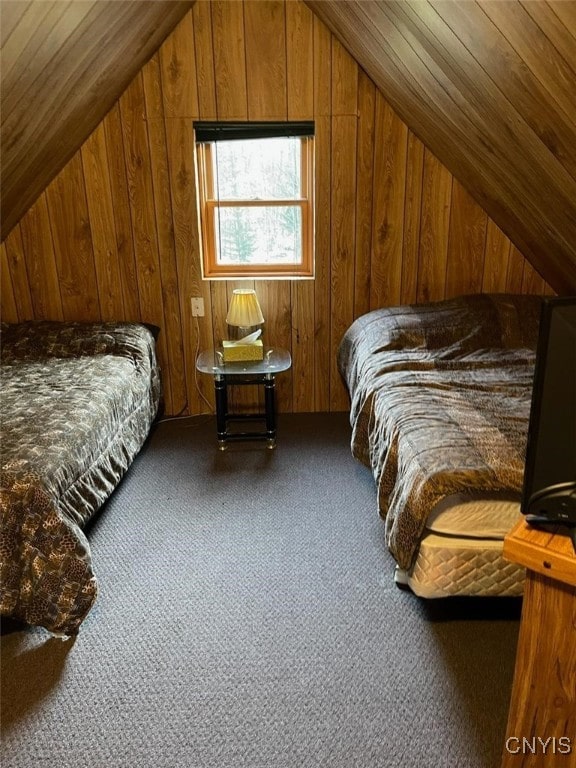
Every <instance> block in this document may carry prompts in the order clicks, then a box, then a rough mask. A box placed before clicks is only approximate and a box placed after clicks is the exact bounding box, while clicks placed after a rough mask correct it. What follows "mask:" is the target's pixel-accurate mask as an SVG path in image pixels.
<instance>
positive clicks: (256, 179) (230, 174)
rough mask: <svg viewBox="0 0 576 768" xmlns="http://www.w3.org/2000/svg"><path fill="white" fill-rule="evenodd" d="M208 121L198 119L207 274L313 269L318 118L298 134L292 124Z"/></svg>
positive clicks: (302, 273)
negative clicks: (315, 126)
mask: <svg viewBox="0 0 576 768" xmlns="http://www.w3.org/2000/svg"><path fill="white" fill-rule="evenodd" d="M206 125H207V124H195V128H196V138H197V145H196V146H197V166H198V181H199V184H198V187H199V202H200V221H201V228H202V244H203V270H204V277H242V276H247V277H257V276H276V277H312V276H313V263H314V258H313V243H314V209H313V186H314V180H313V160H314V154H313V137H312V136H311V135H310V133H311V124H308V123H306V124H297V126H298V128H297V129H296V130H297V131H299V133H297V134H296V135H290V130H293V129H291V126H292V124H282V125H278V124H271V125H270V124H256V125H253V124H240V125H238V124H226V123H224V124H219V125H218V128H214V127H212V126H214V124H208V126H209V127H208V128H205V126H206ZM302 126H304V127H302ZM252 132H253V133H254V136H253V137H252V136H251V133H252ZM269 134H271V135H269ZM283 134H288V135H283ZM302 134H305V135H302Z"/></svg>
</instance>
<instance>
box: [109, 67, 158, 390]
mask: <svg viewBox="0 0 576 768" xmlns="http://www.w3.org/2000/svg"><path fill="white" fill-rule="evenodd" d="M120 116H121V125H122V136H123V143H124V159H125V163H126V178H127V181H128V197H129V201H130V215H131V220H132V237H133V241H134V256H135V263H136V270H137V278H138V294H139V297H140V319H142V320H144V321H145V322H148V323H153V324H154V325H157V326H159V327H160V328H161V327H162V326H163V324H164V311H163V310H164V308H163V301H162V282H161V281H162V277H161V273H160V255H159V252H158V234H157V230H156V218H155V210H154V192H153V186H152V170H151V166H150V143H149V137H148V131H147V127H146V121H145V103H144V88H143V82H142V74H141V73H140V74H139V75H138V76H137V77H136V78H135V79H134V80H133V81H132V83H131V84H130V86H129V87H128V88H127V89H126V91H125V92H124V94H123V95H122V98H121V99H120ZM166 348H167V339H166V334H165V333H161V334H160V336H159V337H158V342H157V349H158V358H159V361H160V365H161V367H163V368H164V367H166V366H167V365H168V358H167V351H166ZM168 394H170V395H171V392H170V390H168Z"/></svg>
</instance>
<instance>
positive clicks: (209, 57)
mask: <svg viewBox="0 0 576 768" xmlns="http://www.w3.org/2000/svg"><path fill="white" fill-rule="evenodd" d="M192 20H193V25H194V40H195V46H194V49H195V52H196V77H197V79H198V114H199V116H200V118H201V119H202V120H216V117H217V110H216V84H215V82H214V52H213V48H212V15H211V13H210V3H209V2H208V1H207V0H197V2H196V3H194V8H193V9H192Z"/></svg>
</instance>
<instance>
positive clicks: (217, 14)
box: [211, 0, 247, 120]
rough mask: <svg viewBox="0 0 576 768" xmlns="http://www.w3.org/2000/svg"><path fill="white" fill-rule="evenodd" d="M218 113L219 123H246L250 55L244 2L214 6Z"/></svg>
mask: <svg viewBox="0 0 576 768" xmlns="http://www.w3.org/2000/svg"><path fill="white" fill-rule="evenodd" d="M211 5H212V40H213V44H214V78H215V84H216V109H217V112H218V119H219V120H246V117H247V104H246V54H245V49H244V7H243V4H242V3H241V2H236V3H230V2H227V0H216V2H213V3H212V4H211Z"/></svg>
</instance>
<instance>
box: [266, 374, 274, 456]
mask: <svg viewBox="0 0 576 768" xmlns="http://www.w3.org/2000/svg"><path fill="white" fill-rule="evenodd" d="M264 406H265V412H266V436H267V438H266V439H267V447H268V448H270V449H272V448H275V447H276V379H275V377H274V376H273V374H271V373H268V374H266V377H265V381H264Z"/></svg>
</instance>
